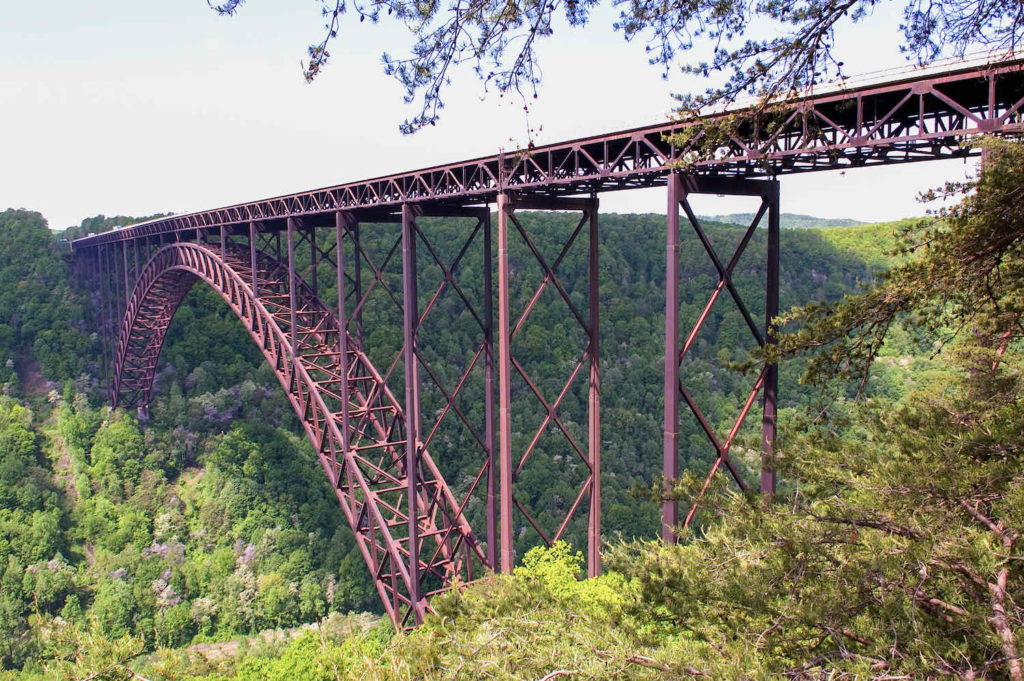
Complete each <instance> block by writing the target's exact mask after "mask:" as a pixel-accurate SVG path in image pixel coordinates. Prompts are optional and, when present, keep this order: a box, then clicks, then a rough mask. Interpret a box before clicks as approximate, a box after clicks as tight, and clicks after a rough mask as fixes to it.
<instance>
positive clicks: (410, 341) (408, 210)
mask: <svg viewBox="0 0 1024 681" xmlns="http://www.w3.org/2000/svg"><path fill="white" fill-rule="evenodd" d="M415 220H416V216H415V215H414V214H413V209H412V206H410V205H409V204H407V203H406V204H402V308H403V313H404V314H403V324H402V327H403V330H404V332H405V436H406V443H405V481H406V486H407V489H406V497H407V499H408V512H409V516H408V526H409V603H410V605H411V606H412V611H413V616H414V617H415V619H416V624H417V625H419V624H421V623H422V622H423V611H424V607H423V604H422V602H421V597H420V546H419V509H418V508H417V504H416V502H417V495H418V494H419V459H420V457H419V439H420V438H419V434H420V433H419V431H420V385H419V371H418V367H417V365H416V362H417V361H418V360H417V348H416V336H417V333H416V331H417V329H416V327H417V325H418V323H419V317H420V313H419V302H418V291H417V288H416V283H417V282H416V225H415Z"/></svg>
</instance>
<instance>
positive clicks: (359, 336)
mask: <svg viewBox="0 0 1024 681" xmlns="http://www.w3.org/2000/svg"><path fill="white" fill-rule="evenodd" d="M359 229H360V227H359V223H358V222H356V220H355V219H354V218H353V219H352V220H351V221H350V222H349V233H350V234H351V235H352V246H353V249H352V260H353V269H352V278H353V280H354V281H355V296H356V304H357V308H356V343H358V345H359V347H360V348H361V347H363V306H362V305H359V302H360V301H362V299H363V247H362V244H360V243H359Z"/></svg>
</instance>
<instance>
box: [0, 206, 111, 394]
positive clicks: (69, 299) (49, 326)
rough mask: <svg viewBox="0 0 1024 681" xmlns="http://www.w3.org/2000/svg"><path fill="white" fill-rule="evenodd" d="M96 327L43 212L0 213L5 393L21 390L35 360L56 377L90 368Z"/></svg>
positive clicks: (0, 358) (0, 342) (0, 347)
mask: <svg viewBox="0 0 1024 681" xmlns="http://www.w3.org/2000/svg"><path fill="white" fill-rule="evenodd" d="M91 328H92V324H91V322H90V321H89V316H88V309H87V306H86V305H85V301H84V299H83V297H82V296H81V295H80V294H79V293H77V292H75V291H74V290H73V289H71V288H70V287H69V286H68V273H67V266H66V265H65V263H64V262H63V261H62V259H61V255H60V249H59V248H58V247H57V244H56V243H55V239H54V237H53V234H52V233H51V232H50V230H49V228H48V227H47V225H46V220H44V219H43V216H42V215H40V214H39V213H35V212H31V211H26V210H6V211H4V212H2V213H0V385H3V386H5V388H4V389H3V390H0V393H2V394H10V393H16V392H17V389H18V388H19V387H20V385H21V384H22V382H23V379H24V378H25V376H26V374H27V373H29V372H31V371H34V369H33V366H32V365H33V362H38V363H39V369H40V370H41V372H42V374H43V376H45V377H46V378H49V379H50V380H53V381H63V380H64V379H68V378H70V379H74V378H78V377H79V375H80V374H82V373H83V372H85V371H87V370H89V369H91V368H92V365H91V364H90V361H91V359H92V357H93V354H92V353H93V352H95V350H97V349H98V348H96V345H95V337H94V336H92V335H91V334H90V333H89V331H88V330H90V329H91ZM16 370H17V371H20V372H21V375H20V376H19V375H18V374H17V373H16Z"/></svg>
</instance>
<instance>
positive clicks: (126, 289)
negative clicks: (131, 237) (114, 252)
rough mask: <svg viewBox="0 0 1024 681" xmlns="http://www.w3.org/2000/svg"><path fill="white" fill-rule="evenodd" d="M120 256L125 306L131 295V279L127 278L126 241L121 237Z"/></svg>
mask: <svg viewBox="0 0 1024 681" xmlns="http://www.w3.org/2000/svg"><path fill="white" fill-rule="evenodd" d="M121 257H122V260H123V261H124V298H123V304H124V307H125V308H127V307H128V299H129V298H130V297H131V295H132V285H131V280H130V279H129V278H128V242H127V241H125V240H123V239H122V240H121Z"/></svg>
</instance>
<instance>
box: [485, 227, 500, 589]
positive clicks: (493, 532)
mask: <svg viewBox="0 0 1024 681" xmlns="http://www.w3.org/2000/svg"><path fill="white" fill-rule="evenodd" d="M493 255H494V253H493V250H492V245H491V214H490V211H488V212H487V215H486V217H485V218H484V272H483V278H484V282H483V283H484V418H486V419H487V423H486V425H485V426H484V445H485V446H486V447H487V562H488V563H489V566H490V568H491V569H492V570H497V569H498V469H497V464H498V462H497V460H496V457H495V451H494V282H493V276H492V271H491V268H492V265H491V259H492V257H493Z"/></svg>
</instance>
